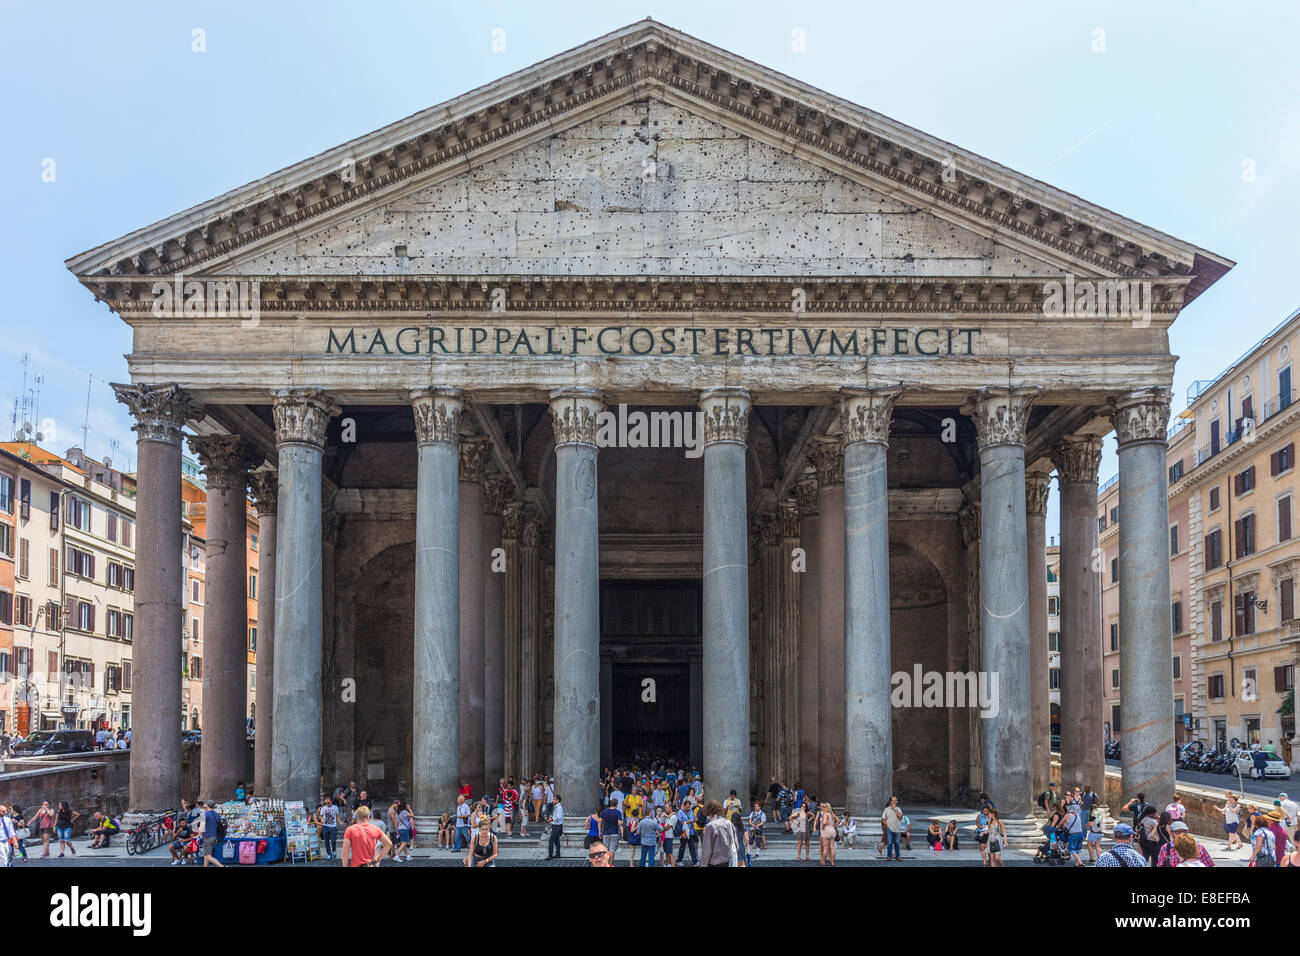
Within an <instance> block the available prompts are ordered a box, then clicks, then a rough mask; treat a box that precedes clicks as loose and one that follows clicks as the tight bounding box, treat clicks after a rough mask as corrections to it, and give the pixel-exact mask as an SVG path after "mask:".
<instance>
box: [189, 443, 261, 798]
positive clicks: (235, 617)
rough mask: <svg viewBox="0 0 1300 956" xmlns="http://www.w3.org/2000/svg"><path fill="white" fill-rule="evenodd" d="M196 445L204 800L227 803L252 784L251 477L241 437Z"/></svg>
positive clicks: (200, 780)
mask: <svg viewBox="0 0 1300 956" xmlns="http://www.w3.org/2000/svg"><path fill="white" fill-rule="evenodd" d="M190 446H191V447H192V448H193V449H194V451H195V453H196V454H197V455H198V456H199V461H200V462H201V463H202V465H203V468H204V472H205V474H206V478H207V527H206V533H205V537H206V539H207V559H206V563H205V566H204V573H205V576H206V594H207V597H206V604H205V611H204V621H203V623H204V632H205V633H204V637H205V641H204V655H203V664H204V667H203V747H202V749H201V750H200V761H199V795H200V796H203V797H206V798H208V799H215V800H222V799H223V798H225V797H226V796H227V795H229V794H232V793H234V792H235V787H236V785H238V784H239V783H241V782H244V778H245V774H246V772H247V769H246V768H247V765H248V743H247V733H246V731H245V729H244V720H245V717H246V716H247V706H248V704H247V701H248V650H247V647H248V637H247V633H248V599H247V590H246V589H247V586H248V585H247V583H246V582H247V580H248V560H247V554H248V552H247V549H246V546H245V543H244V538H245V536H246V534H247V527H248V523H247V517H246V507H247V506H246V503H245V502H246V500H247V495H246V489H247V477H248V476H247V469H246V465H245V462H244V450H243V442H242V441H241V440H240V438H239V437H238V436H237V435H212V436H208V437H205V438H191V439H190Z"/></svg>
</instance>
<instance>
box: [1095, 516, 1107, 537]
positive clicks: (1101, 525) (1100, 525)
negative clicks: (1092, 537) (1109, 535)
mask: <svg viewBox="0 0 1300 956" xmlns="http://www.w3.org/2000/svg"><path fill="white" fill-rule="evenodd" d="M1105 530H1106V516H1105V515H1102V516H1101V517H1100V518H1098V519H1097V533H1098V534H1100V533H1101V532H1103V531H1105Z"/></svg>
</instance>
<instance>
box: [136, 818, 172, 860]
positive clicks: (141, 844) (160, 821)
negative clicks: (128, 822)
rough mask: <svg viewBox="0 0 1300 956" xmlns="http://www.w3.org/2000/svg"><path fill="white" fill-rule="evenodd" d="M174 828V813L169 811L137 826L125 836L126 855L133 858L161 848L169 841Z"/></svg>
mask: <svg viewBox="0 0 1300 956" xmlns="http://www.w3.org/2000/svg"><path fill="white" fill-rule="evenodd" d="M175 827H176V821H175V813H174V812H173V811H171V810H168V811H167V812H166V813H164V814H163V815H162V816H160V817H153V818H151V819H148V820H145V821H144V822H143V823H140V824H137V825H136V826H134V827H132V828H131V830H130V831H129V832H128V833H127V835H126V852H127V854H128V855H130V856H135V855H136V854H143V853H148V852H149V851H150V850H152V849H155V848H157V847H160V846H162V845H163V844H165V843H167V842H169V841H170V840H171V838H172V830H174V829H175Z"/></svg>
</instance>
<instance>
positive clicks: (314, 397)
mask: <svg viewBox="0 0 1300 956" xmlns="http://www.w3.org/2000/svg"><path fill="white" fill-rule="evenodd" d="M273 394H274V404H273V405H272V406H271V411H272V414H273V415H274V417H275V443H276V444H277V445H287V444H297V445H315V446H316V447H317V448H324V447H325V428H326V426H328V425H329V422H330V419H331V418H333V417H334V416H335V415H337V414H338V413H339V407H338V405H336V404H334V400H333V399H332V398H330V397H329V396H328V395H327V394H325V392H324V390H323V389H319V388H281V389H276V391H275V392H274V393H273Z"/></svg>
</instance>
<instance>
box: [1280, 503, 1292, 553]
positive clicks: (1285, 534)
mask: <svg viewBox="0 0 1300 956" xmlns="http://www.w3.org/2000/svg"><path fill="white" fill-rule="evenodd" d="M1277 540H1278V542H1279V543H1281V542H1283V541H1290V540H1291V496H1290V495H1287V496H1286V497H1285V498H1279V499H1278V500H1277Z"/></svg>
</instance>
